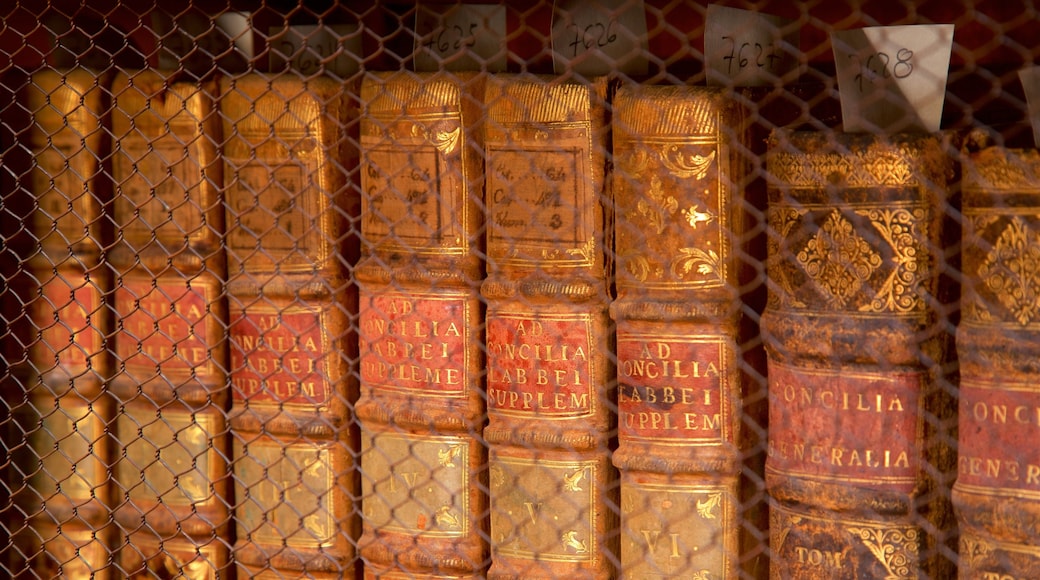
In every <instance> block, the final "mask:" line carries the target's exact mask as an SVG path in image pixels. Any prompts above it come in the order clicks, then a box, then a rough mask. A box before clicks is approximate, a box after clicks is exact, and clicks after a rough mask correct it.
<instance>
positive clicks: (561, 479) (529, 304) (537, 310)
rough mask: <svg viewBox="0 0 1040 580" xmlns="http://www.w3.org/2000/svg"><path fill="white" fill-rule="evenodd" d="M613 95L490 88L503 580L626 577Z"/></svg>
mask: <svg viewBox="0 0 1040 580" xmlns="http://www.w3.org/2000/svg"><path fill="white" fill-rule="evenodd" d="M607 97H608V84H607V82H606V81H605V80H604V79H597V80H595V81H594V82H592V83H589V84H584V83H577V82H570V81H565V80H562V79H559V78H554V79H549V78H539V77H534V76H510V75H499V76H495V77H493V78H491V79H489V81H488V85H487V90H486V96H485V101H486V103H487V105H486V109H487V117H488V118H487V124H486V129H485V150H486V157H485V165H486V169H485V174H486V180H487V181H486V190H485V191H486V196H485V197H486V200H487V210H486V212H487V217H486V220H487V247H488V250H487V255H488V258H487V259H488V273H487V279H486V280H485V281H484V283H483V285H482V287H481V292H482V294H483V296H484V298H485V299H486V301H487V323H486V333H487V339H486V341H487V379H486V380H487V404H488V425H487V427H486V428H485V430H484V437H485V439H486V440H487V442H488V445H489V447H490V451H489V460H488V461H489V463H488V476H489V478H490V481H489V489H490V495H491V551H492V565H491V568H490V570H489V574H488V575H489V577H493V578H539V577H541V578H552V577H568V578H578V577H588V578H608V577H612V576H613V575H614V574H615V572H616V569H615V565H614V561H615V560H614V559H615V558H616V551H617V529H616V526H617V512H616V505H617V474H616V471H615V470H614V468H613V466H612V465H611V463H610V449H609V439H610V436H611V430H612V429H613V428H614V427H615V425H616V418H615V415H614V413H613V412H612V408H613V405H614V402H613V400H614V389H613V381H614V373H615V370H614V364H613V362H612V360H613V354H612V350H613V339H612V337H613V332H612V325H611V323H610V317H609V312H608V307H609V304H610V295H609V289H608V285H607V278H608V273H609V262H608V260H607V252H606V251H605V250H606V247H607V246H608V244H609V239H610V237H609V236H610V233H609V231H608V230H607V227H606V226H607V218H608V217H609V214H608V212H607V209H606V208H609V203H607V190H606V188H605V180H606V164H605V155H606V136H607V135H606V133H607V130H608V123H607V117H606V114H605V105H606V103H607Z"/></svg>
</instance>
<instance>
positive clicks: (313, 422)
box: [220, 74, 358, 578]
mask: <svg viewBox="0 0 1040 580" xmlns="http://www.w3.org/2000/svg"><path fill="white" fill-rule="evenodd" d="M349 86H350V85H344V84H343V83H339V82H334V81H332V80H330V79H328V78H325V77H314V78H308V79H303V78H302V77H296V76H295V75H287V74H283V75H280V76H277V77H267V76H263V75H260V74H251V75H244V76H241V77H236V78H234V79H231V78H225V79H222V80H221V88H220V94H221V98H220V112H221V117H222V119H223V139H224V149H223V157H224V168H223V171H224V184H225V194H224V195H225V197H226V203H225V205H226V207H227V218H226V219H227V237H226V248H227V255H228V282H227V289H228V309H229V316H230V325H229V332H230V337H229V338H230V356H231V367H230V374H231V393H232V410H231V415H230V418H229V421H230V428H231V438H232V454H233V466H232V472H233V475H234V481H235V491H234V493H235V524H236V538H237V539H236V545H235V553H234V558H235V562H236V565H237V567H238V573H239V574H240V575H242V574H247V575H249V576H260V577H268V576H269V577H278V576H279V575H285V576H296V575H300V574H306V575H307V576H308V577H314V578H338V577H340V575H343V574H348V575H349V574H350V573H351V571H353V570H354V569H355V567H356V556H355V550H354V542H355V541H356V539H357V538H356V533H357V529H356V528H357V526H358V519H357V514H356V510H355V507H354V505H353V498H354V497H355V496H356V493H357V477H356V473H355V471H354V465H353V457H354V456H355V454H356V449H355V447H356V439H357V438H356V433H354V432H353V429H354V421H353V418H352V408H353V406H352V405H353V402H354V400H355V399H356V380H355V378H354V375H353V370H352V368H351V363H352V361H355V360H356V353H357V340H356V337H354V336H353V335H352V333H351V332H350V321H351V320H352V319H353V317H355V316H356V307H357V294H356V290H355V289H354V288H353V287H352V286H351V284H352V283H351V281H350V279H349V277H348V266H351V265H352V262H353V260H354V258H353V257H352V256H351V255H350V254H349V252H348V248H349V246H348V242H349V233H350V223H351V221H352V220H355V219H357V213H358V208H357V198H356V195H353V194H352V192H351V189H350V188H349V181H348V175H349V173H348V172H350V171H352V167H354V166H355V165H356V153H354V151H356V150H355V149H352V148H351V147H350V146H349V142H350V141H349V140H348V139H347V138H346V136H347V130H348V129H349V127H350V125H349V124H350V123H354V122H355V121H356V119H355V117H356V115H355V113H354V112H353V110H354V105H353V104H352V102H351V101H350V99H349V98H348V92H347V91H348V89H349ZM355 245H356V244H355Z"/></svg>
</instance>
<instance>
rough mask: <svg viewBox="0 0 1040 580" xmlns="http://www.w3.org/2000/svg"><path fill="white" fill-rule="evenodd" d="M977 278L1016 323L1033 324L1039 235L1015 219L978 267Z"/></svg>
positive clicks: (1039, 299)
mask: <svg viewBox="0 0 1040 580" xmlns="http://www.w3.org/2000/svg"><path fill="white" fill-rule="evenodd" d="M978 276H979V279H980V280H982V281H983V282H984V283H985V284H986V287H987V288H988V289H989V290H990V291H992V292H993V294H994V295H995V296H996V297H997V300H998V301H999V302H1000V304H1001V306H1003V307H1004V308H1006V309H1007V310H1008V312H1010V314H1011V316H1013V317H1014V319H1015V320H1016V321H1017V322H1018V323H1019V324H1021V325H1022V326H1025V325H1027V324H1029V323H1030V322H1033V321H1034V320H1035V319H1036V315H1037V309H1038V308H1040V235H1037V233H1036V232H1034V231H1033V230H1032V229H1030V228H1029V226H1028V225H1026V223H1025V221H1023V220H1022V218H1020V217H1017V216H1016V217H1015V218H1014V219H1012V220H1011V222H1010V223H1009V224H1008V225H1007V227H1005V228H1004V231H1003V232H1001V234H1000V237H999V238H997V241H996V243H995V244H994V245H993V249H992V250H990V252H989V254H988V255H987V256H986V259H985V261H983V263H982V265H981V266H979V274H978Z"/></svg>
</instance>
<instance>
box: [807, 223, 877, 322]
mask: <svg viewBox="0 0 1040 580" xmlns="http://www.w3.org/2000/svg"><path fill="white" fill-rule="evenodd" d="M797 260H798V263H799V264H800V265H801V266H802V268H803V269H804V270H805V273H806V274H807V275H808V276H809V278H810V279H812V281H813V282H814V283H815V284H816V286H817V288H819V289H820V290H821V291H822V292H823V293H824V294H825V295H826V299H827V303H828V305H829V306H838V307H844V306H846V305H847V304H848V302H849V300H850V299H851V298H852V297H853V296H855V295H856V293H857V292H859V289H860V287H861V286H862V285H863V284H864V283H865V282H866V281H867V279H869V278H870V276H871V275H872V274H873V273H874V272H875V271H876V270H877V269H878V268H879V267H881V256H880V255H878V253H877V252H875V251H874V249H873V248H871V247H870V244H868V243H867V242H866V240H864V239H863V238H862V237H860V236H859V234H857V233H856V231H855V228H854V227H853V226H852V224H851V223H849V221H848V220H847V219H845V217H843V216H842V215H841V213H840V212H838V211H836V210H835V211H834V212H831V214H830V215H829V216H828V217H827V220H826V221H825V222H824V224H823V227H821V228H820V230H819V231H818V232H816V235H814V236H813V237H812V238H810V240H809V242H808V243H807V244H806V245H805V247H804V248H803V249H802V251H800V252H798V255H797Z"/></svg>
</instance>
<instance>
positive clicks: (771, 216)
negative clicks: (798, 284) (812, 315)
mask: <svg viewBox="0 0 1040 580" xmlns="http://www.w3.org/2000/svg"><path fill="white" fill-rule="evenodd" d="M806 213H808V212H807V211H806V210H803V209H795V208H792V207H784V206H780V207H775V208H773V209H772V210H771V211H769V213H768V214H767V219H768V220H769V227H770V229H771V230H772V231H774V232H776V234H777V237H776V238H774V237H772V236H770V238H769V240H768V242H767V243H768V244H769V255H771V256H780V255H781V249H780V248H781V244H782V243H783V241H784V240H786V239H787V236H788V235H790V233H791V230H792V229H793V228H794V226H795V224H797V223H798V222H799V220H800V219H801V217H802V216H803V215H805V214H806ZM777 265H778V264H777V263H775V262H774V263H773V264H772V265H771V267H770V269H769V276H770V277H771V278H772V279H773V282H775V283H776V285H777V287H778V288H779V289H780V291H782V293H783V300H784V301H786V302H789V303H790V304H791V305H792V306H795V307H805V303H804V302H802V301H800V300H797V299H795V297H794V289H793V288H792V285H791V281H790V280H788V279H787V274H786V272H785V271H784V269H783V268H779V267H777ZM780 298H781V297H780V296H778V295H777V293H776V292H770V293H769V301H770V306H771V307H773V308H778V307H779V306H780Z"/></svg>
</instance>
